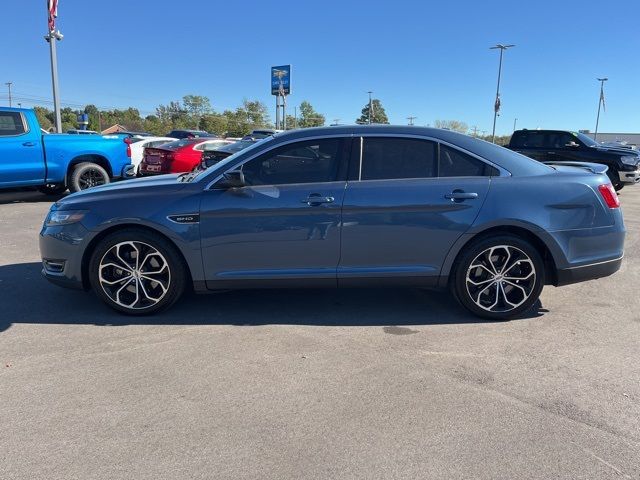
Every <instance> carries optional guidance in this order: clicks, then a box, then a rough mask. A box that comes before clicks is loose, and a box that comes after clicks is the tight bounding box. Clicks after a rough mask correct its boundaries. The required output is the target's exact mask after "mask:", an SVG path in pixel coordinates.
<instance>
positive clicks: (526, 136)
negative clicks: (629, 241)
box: [508, 129, 640, 190]
mask: <svg viewBox="0 0 640 480" xmlns="http://www.w3.org/2000/svg"><path fill="white" fill-rule="evenodd" d="M508 147H509V148H510V149H511V150H514V151H516V152H518V153H522V154H523V155H526V156H528V157H531V158H533V159H535V160H538V161H540V162H543V163H557V162H591V163H600V164H602V165H606V166H607V167H608V170H607V175H608V176H609V179H610V180H611V183H612V184H613V186H614V188H615V189H616V190H620V189H622V187H624V186H625V185H633V184H634V183H638V181H640V152H637V151H635V150H631V149H628V148H620V147H610V146H606V145H603V144H600V143H597V142H595V141H594V140H593V139H591V137H589V136H587V135H585V134H583V133H576V132H570V131H565V130H526V129H524V130H516V131H515V132H513V135H512V136H511V141H510V142H509V145H508Z"/></svg>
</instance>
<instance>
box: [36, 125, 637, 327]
mask: <svg viewBox="0 0 640 480" xmlns="http://www.w3.org/2000/svg"><path fill="white" fill-rule="evenodd" d="M605 170H606V168H603V167H602V166H600V165H595V164H555V165H544V164H541V163H538V162H536V161H534V160H532V159H530V158H527V157H524V156H522V155H519V154H517V153H514V152H512V151H510V150H507V149H505V148H502V147H498V146H495V145H493V144H490V143H487V142H484V141H481V140H477V139H474V138H471V137H469V136H466V135H461V134H457V133H454V132H451V131H446V130H438V129H429V128H420V127H401V126H351V127H330V128H313V129H305V130H296V131H290V132H286V133H281V134H276V135H275V136H273V137H271V138H268V139H266V140H263V141H261V142H259V143H256V144H255V145H253V146H251V147H249V148H247V149H245V150H242V151H241V152H238V153H236V154H234V155H232V156H230V157H228V158H227V159H225V160H223V161H222V162H220V163H218V164H216V165H215V166H213V167H211V168H209V169H207V170H205V171H203V172H192V173H189V174H182V175H165V176H161V177H154V178H148V179H140V180H133V181H127V182H120V183H115V184H110V185H105V186H101V187H97V188H93V189H89V190H86V191H83V192H79V193H76V194H73V195H70V196H68V197H66V198H64V199H62V200H60V201H59V202H57V203H56V204H55V205H53V206H52V208H51V211H50V212H49V214H48V216H47V218H46V220H45V222H44V226H43V228H42V232H41V234H40V250H41V254H42V261H43V267H44V268H43V273H44V275H45V276H46V277H47V278H48V279H49V280H51V281H53V282H55V283H58V284H60V285H65V286H71V287H77V288H84V289H90V288H91V289H93V290H94V292H95V293H96V294H97V295H98V296H99V297H100V298H101V299H102V300H103V301H104V302H106V303H107V304H108V305H109V306H110V307H112V308H114V309H116V310H118V311H120V312H124V313H128V314H134V315H140V314H150V313H154V312H157V311H159V310H161V309H164V308H167V307H169V306H170V305H172V304H173V303H174V302H175V301H176V300H178V298H179V297H180V295H181V294H182V292H183V291H184V290H185V288H187V287H188V286H192V287H193V289H194V290H195V291H197V292H207V291H212V290H219V289H235V288H260V287H302V286H304V287H308V286H317V287H350V286H382V287H384V286H400V285H402V286H412V287H426V288H449V289H450V290H451V291H452V292H453V294H454V295H455V297H456V298H457V299H458V300H459V302H460V303H461V304H462V305H463V306H464V307H466V308H467V309H468V310H470V311H471V312H472V313H474V314H476V315H480V316H483V317H487V318H492V319H504V318H511V317H513V316H516V315H519V314H521V313H522V312H524V311H526V310H527V309H529V308H531V307H532V305H533V303H534V302H535V301H536V300H537V298H538V297H539V295H540V292H541V291H542V288H543V286H544V285H546V284H551V285H556V286H560V285H565V284H568V283H574V282H579V281H583V280H589V279H594V278H598V277H603V276H607V275H610V274H612V273H614V272H615V271H617V270H618V269H619V267H620V263H621V261H622V256H623V246H624V235H625V228H624V223H623V219H622V213H621V211H620V208H619V203H618V197H617V196H616V194H615V192H614V191H613V189H612V186H611V184H610V182H609V179H608V178H607V176H606V174H605Z"/></svg>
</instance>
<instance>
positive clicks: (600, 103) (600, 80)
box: [593, 77, 609, 142]
mask: <svg viewBox="0 0 640 480" xmlns="http://www.w3.org/2000/svg"><path fill="white" fill-rule="evenodd" d="M607 80H609V79H608V78H606V77H605V78H598V81H599V82H600V97H599V98H598V116H597V117H596V131H595V133H594V134H593V141H594V142H597V141H598V123H599V122H600V105H602V106H603V107H604V110H605V111H606V110H607V106H606V105H605V104H604V82H606V81H607Z"/></svg>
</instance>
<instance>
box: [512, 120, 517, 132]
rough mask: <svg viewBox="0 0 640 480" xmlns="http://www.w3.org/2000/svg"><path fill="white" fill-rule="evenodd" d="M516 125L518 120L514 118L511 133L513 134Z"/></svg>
mask: <svg viewBox="0 0 640 480" xmlns="http://www.w3.org/2000/svg"><path fill="white" fill-rule="evenodd" d="M516 123H518V119H517V118H514V119H513V131H514V132H515V131H516Z"/></svg>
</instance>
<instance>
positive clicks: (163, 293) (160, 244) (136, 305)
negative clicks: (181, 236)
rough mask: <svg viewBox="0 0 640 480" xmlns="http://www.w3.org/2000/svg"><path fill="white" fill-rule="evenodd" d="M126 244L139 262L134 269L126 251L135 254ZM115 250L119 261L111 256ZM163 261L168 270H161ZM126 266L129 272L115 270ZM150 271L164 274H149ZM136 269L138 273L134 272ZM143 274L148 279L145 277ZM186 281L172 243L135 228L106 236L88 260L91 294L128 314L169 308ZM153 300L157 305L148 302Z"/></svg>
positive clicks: (179, 257)
mask: <svg viewBox="0 0 640 480" xmlns="http://www.w3.org/2000/svg"><path fill="white" fill-rule="evenodd" d="M129 243H133V244H134V245H136V246H137V249H135V250H136V251H137V252H139V254H138V255H137V257H138V259H141V260H139V262H141V264H140V266H139V267H136V266H135V265H138V264H137V263H135V257H132V256H130V255H128V252H131V253H132V252H133V251H134V249H133V247H131V245H129ZM118 245H120V247H118ZM147 247H149V248H147ZM152 250H155V251H156V252H157V253H158V254H159V256H158V255H156V254H154V253H153V252H152ZM115 251H117V253H118V257H117V258H119V259H120V260H118V259H117V258H116V257H114V252H115ZM163 261H164V262H165V263H166V266H167V267H166V268H167V269H168V270H167V271H164V269H161V270H160V266H161V265H163V263H162V262H163ZM154 262H155V263H154ZM101 264H102V269H101ZM125 264H126V265H128V266H129V268H130V269H131V270H130V272H131V273H127V272H129V270H127V268H126V267H125V268H124V269H123V268H116V267H117V266H123V265H125ZM158 265H159V266H158ZM150 268H155V269H158V270H160V272H163V271H164V272H165V273H164V274H162V273H152V271H151V270H150ZM136 270H137V271H138V273H137V274H135V273H134V272H135V271H136ZM101 273H102V280H101V275H100V274H101ZM167 273H168V280H167ZM145 274H147V275H148V276H144V275H145ZM188 278H189V275H188V272H187V267H186V265H185V264H184V260H183V259H182V257H181V255H180V253H179V252H178V250H177V249H176V247H175V246H174V245H173V244H172V243H171V242H169V241H167V240H166V239H164V238H163V237H161V236H160V235H157V234H154V233H152V232H149V231H147V230H141V229H136V228H127V229H124V230H120V231H118V232H115V233H113V234H111V235H108V236H106V237H105V238H104V239H102V240H101V241H100V243H99V244H98V245H97V246H96V248H95V249H94V251H93V253H92V254H91V259H90V261H89V281H90V283H91V287H92V288H93V291H94V292H95V293H96V295H98V297H100V299H101V300H102V301H103V302H105V303H106V304H107V305H108V306H109V307H111V308H113V309H114V310H117V311H118V312H121V313H125V314H127V315H150V314H152V313H157V312H160V311H162V310H165V309H167V308H169V307H170V306H171V305H173V304H174V303H175V302H176V301H177V300H178V299H179V298H180V297H181V295H182V293H183V292H184V289H185V287H186V283H187V280H188ZM151 280H153V281H151ZM107 282H116V283H115V284H107ZM118 282H119V283H118ZM154 283H155V284H156V285H155V286H154ZM158 284H159V285H160V286H158ZM145 285H146V287H145ZM118 290H120V291H119V292H118ZM134 291H135V292H134ZM149 293H151V295H150V296H149V295H148V294H149ZM114 297H115V298H114ZM138 298H139V300H138ZM118 300H119V301H118ZM156 300H157V301H156ZM152 301H156V303H150V302H152ZM127 305H128V306H127Z"/></svg>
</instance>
